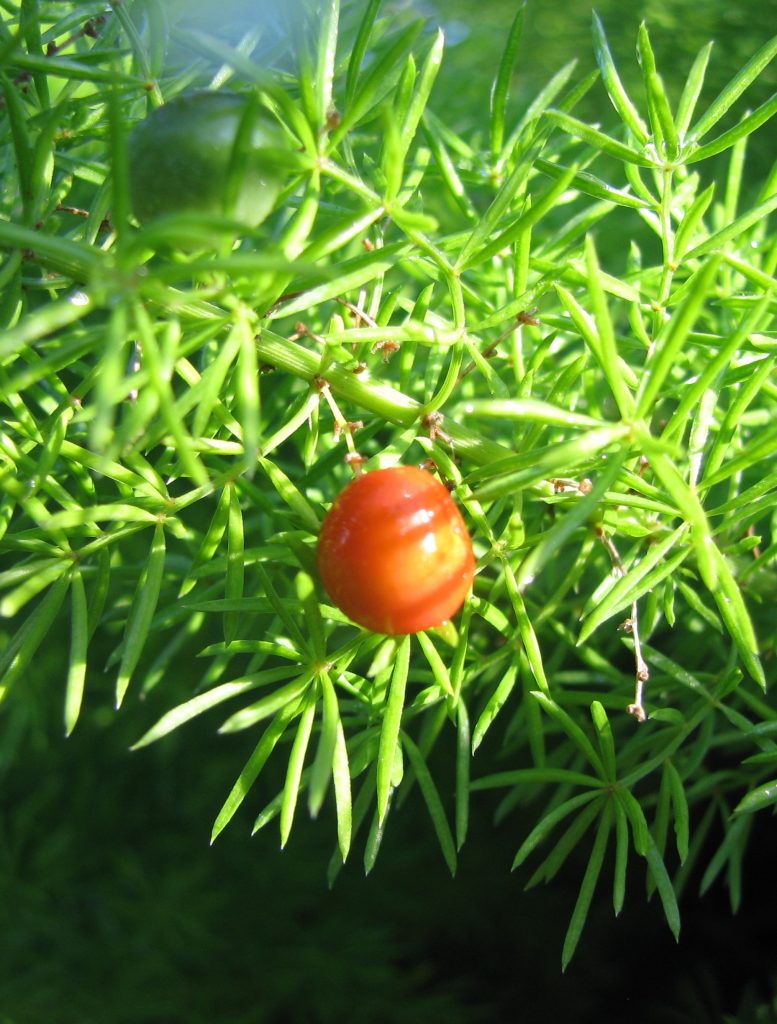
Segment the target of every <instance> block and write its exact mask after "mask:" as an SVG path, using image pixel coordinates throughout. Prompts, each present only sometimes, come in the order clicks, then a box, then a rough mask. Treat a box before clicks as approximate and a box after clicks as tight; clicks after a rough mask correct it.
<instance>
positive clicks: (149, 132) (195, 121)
mask: <svg viewBox="0 0 777 1024" xmlns="http://www.w3.org/2000/svg"><path fill="white" fill-rule="evenodd" d="M248 104H249V99H248V97H246V96H240V95H238V94H237V93H231V92H195V93H189V94H188V95H184V96H178V97H176V98H175V99H173V100H170V102H169V103H165V104H164V105H163V106H161V107H158V108H157V109H156V110H154V111H153V112H152V113H151V114H149V116H148V117H147V118H146V119H145V120H144V121H141V122H140V123H139V124H138V125H136V127H135V128H134V129H133V131H132V133H131V135H130V138H129V173H130V199H131V202H132V209H133V212H134V214H135V216H136V217H137V219H138V220H139V221H140V222H141V224H147V223H148V222H150V221H152V220H155V219H156V218H157V217H161V216H163V215H165V214H172V213H179V214H180V213H208V214H216V215H221V216H225V217H230V218H232V219H234V220H237V221H239V222H240V223H242V224H245V225H246V226H247V227H256V225H257V224H261V222H262V221H263V220H264V219H265V218H266V217H267V216H268V214H269V213H270V211H271V210H272V208H273V206H274V204H275V201H276V199H277V197H278V193H279V192H280V190H281V186H282V184H283V172H282V171H281V169H280V168H279V167H278V166H277V164H273V163H272V161H271V160H269V159H268V157H267V152H266V151H267V149H268V148H276V149H277V148H281V147H283V146H284V145H285V140H284V137H283V134H282V132H281V130H280V129H279V128H278V126H277V124H276V123H275V122H274V121H273V120H272V118H271V117H270V115H269V114H268V113H267V112H266V111H265V110H263V109H262V108H261V107H257V108H256V109H254V110H252V111H250V113H248V116H249V117H250V118H251V130H250V136H249V138H247V139H246V140H245V141H243V139H241V140H240V145H238V146H236V144H235V143H236V140H237V138H238V132H239V130H240V126H241V122H242V121H243V118H244V117H246V115H247V111H248Z"/></svg>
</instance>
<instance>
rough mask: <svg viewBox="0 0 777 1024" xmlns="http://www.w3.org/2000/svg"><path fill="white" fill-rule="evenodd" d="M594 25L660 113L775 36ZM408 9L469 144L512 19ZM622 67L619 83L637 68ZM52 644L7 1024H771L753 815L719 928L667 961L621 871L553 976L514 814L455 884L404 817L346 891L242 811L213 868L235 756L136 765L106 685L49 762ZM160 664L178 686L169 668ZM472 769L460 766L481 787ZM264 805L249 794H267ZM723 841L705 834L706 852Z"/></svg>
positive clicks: (471, 853)
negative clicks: (740, 883) (616, 891)
mask: <svg viewBox="0 0 777 1024" xmlns="http://www.w3.org/2000/svg"><path fill="white" fill-rule="evenodd" d="M419 6H420V5H419ZM597 6H598V9H599V12H600V14H601V15H602V17H603V19H604V21H605V24H606V26H607V30H608V34H609V39H610V45H611V47H612V49H613V52H614V53H615V54H616V55H619V56H624V55H626V56H630V54H631V53H632V52H633V46H634V39H635V35H636V28H637V26H638V23H639V21H640V20H641V18H643V17H644V18H646V19H647V20H648V21H649V23H650V26H651V29H652V37H653V41H654V44H655V46H656V49H657V51H658V55H659V60H660V59H661V58H662V57H663V68H664V73H665V78H666V80H667V84H668V88H669V91H670V95H671V96H672V97H673V98H674V97H676V95H677V89H678V84H679V83H680V82H681V81H682V77H683V75H684V74H685V72H686V70H687V68H688V66H689V64H690V62H691V61H692V58H693V56H694V54H695V53H696V51H697V50H698V48H699V47H700V46H701V45H702V44H703V43H704V42H706V40H708V39H709V38H716V39H718V40H719V44H718V46H717V47H716V52H715V56H714V59H713V62H712V64H711V66H710V79H709V83H708V86H707V91H708V94H709V95H710V96H711V95H714V93H715V91H716V90H717V88H718V87H719V86H720V85H721V84H722V83H723V82H724V81H726V80H727V79H728V77H729V76H730V75H731V74H732V73H733V72H734V71H736V70H737V68H738V67H740V66H741V65H742V63H744V62H745V61H746V60H747V58H748V57H749V56H750V55H751V54H752V53H753V52H754V51H755V50H756V49H757V47H758V46H759V45H760V44H761V43H762V42H763V41H764V40H765V39H767V38H768V37H769V36H770V35H772V34H773V33H775V32H777V7H775V6H773V5H770V4H767V3H764V2H763V0H759V2H753V0H740V2H737V3H734V4H732V3H730V2H726V0H720V2H718V0H704V2H703V3H699V2H698V0H697V2H693V3H691V2H689V0H665V2H661V0H650V2H644V3H641V4H635V5H626V4H624V3H623V2H622V0H619V2H618V0H616V2H613V0H607V2H605V0H602V2H601V3H599V4H598V5H597ZM443 9H444V10H443ZM422 11H423V13H426V14H428V15H429V18H430V21H431V22H432V23H440V22H441V23H443V24H444V25H445V27H446V29H447V33H448V37H449V49H448V53H447V57H446V64H445V65H444V68H443V72H442V75H441V77H440V80H439V81H438V83H437V86H436V89H435V94H434V96H435V102H436V104H437V105H438V106H439V107H445V108H446V110H447V114H448V116H449V117H451V115H452V114H453V115H454V116H455V119H456V120H458V122H459V124H460V125H461V126H462V127H464V126H467V127H468V128H470V129H471V128H472V127H473V126H477V125H478V123H480V121H481V120H483V121H484V119H483V102H484V97H486V96H487V94H488V83H489V81H490V79H491V77H492V75H493V69H494V66H495V63H496V60H497V54H498V52H499V49H500V46H501V43H502V40H503V38H504V33H505V30H506V28H507V26H508V24H509V22H510V20H511V18H512V16H513V5H512V4H511V3H509V2H505V0H499V2H494V0H479V2H478V4H477V5H476V6H475V5H473V4H472V3H470V2H469V0H445V3H443V2H442V0H440V3H439V5H437V6H435V5H432V4H431V3H429V4H424V5H423V6H422ZM522 52H523V54H524V59H523V64H522V67H521V71H520V75H519V77H518V78H517V79H516V82H515V88H514V92H513V96H514V102H515V104H516V107H521V106H522V105H524V104H525V102H526V101H527V99H528V98H530V97H531V96H532V95H533V93H534V92H535V91H536V90H537V88H538V87H539V86H540V85H541V84H542V83H544V82H545V81H546V80H547V78H548V76H549V75H550V74H551V73H553V72H555V71H556V70H557V69H558V68H559V67H560V66H561V64H562V63H564V62H565V61H566V60H568V59H570V58H571V57H573V56H578V57H579V58H580V61H581V66H582V67H583V68H584V69H585V70H587V69H588V68H589V67H591V66H593V64H594V60H593V55H592V51H591V45H590V5H589V4H588V3H587V2H585V3H580V2H578V3H575V2H569V0H565V2H547V0H542V2H536V3H534V4H533V5H530V7H529V8H528V12H527V34H526V37H525V39H524V42H523V44H522ZM623 67H624V77H625V79H626V82H627V84H629V85H630V84H631V82H630V75H633V76H634V77H635V78H636V74H637V69H636V66H634V67H631V66H630V62H629V61H628V60H625V61H624V62H623ZM775 74H777V72H776V71H775V69H774V68H773V67H772V68H770V69H769V71H768V73H767V75H765V76H764V78H763V79H762V81H761V82H760V83H759V84H758V86H757V89H758V93H757V94H755V92H754V94H753V96H752V98H751V102H752V104H753V106H755V105H756V104H757V103H758V102H759V100H762V99H763V98H764V97H765V96H766V95H768V94H769V93H770V92H771V91H773V90H774V87H775ZM675 75H676V77H675ZM462 83H463V87H462ZM588 102H589V103H594V102H600V103H601V94H599V96H598V101H594V100H593V99H590V98H589V100H588ZM607 114H609V112H607ZM581 116H582V117H591V118H593V119H597V118H598V119H601V118H602V117H603V116H605V115H604V114H603V113H602V112H601V111H599V112H596V111H595V110H593V109H592V110H586V111H581ZM768 135H769V130H768V129H767V131H766V132H765V133H763V134H762V135H761V136H760V137H758V138H757V139H756V140H754V143H753V146H752V150H753V155H754V162H753V163H752V164H751V170H752V171H753V174H754V177H755V178H756V179H758V180H760V178H761V175H760V174H759V169H763V167H765V166H766V165H767V164H768V163H770V162H771V159H772V158H773V147H772V152H770V143H769V138H768ZM61 641H62V649H61V650H60V649H58V647H57V645H56V644H49V645H48V646H47V649H46V651H45V652H42V653H40V654H39V655H38V657H37V659H36V661H35V664H34V665H33V666H32V668H31V670H30V672H29V673H28V678H27V679H26V680H25V686H24V687H20V688H18V689H17V693H16V695H15V698H14V701H13V702H12V703H11V704H10V705H9V706H8V707H7V708H6V709H4V715H3V718H2V725H0V773H1V774H0V782H1V784H2V797H1V798H0V799H1V800H2V803H1V804H0V1021H2V1024H71V1022H72V1024H76V1022H77V1024H103V1022H110V1024H124V1022H126V1024H167V1022H178V1021H180V1022H187V1024H205V1022H212V1021H225V1022H227V1021H228V1022H230V1024H254V1022H261V1024H264V1022H276V1021H277V1022H279V1024H281V1022H318V1021H321V1022H329V1021H337V1022H343V1024H345V1022H349V1021H353V1022H359V1024H370V1022H376V1024H378V1022H383V1021H386V1022H389V1021H390V1022H397V1024H402V1022H408V1024H411V1022H415V1021H436V1020H444V1021H447V1022H451V1024H456V1022H458V1021H461V1022H467V1024H470V1022H473V1024H474V1022H480V1021H492V1020H525V1021H535V1020H536V1021H545V1020H553V1019H559V1020H569V1021H580V1022H585V1021H594V1020H601V1019H606V1020H620V1019H623V1020H625V1019H628V1020H630V1021H633V1022H642V1021H644V1022H646V1024H647V1022H648V1021H651V1022H653V1021H667V1022H673V1021H677V1022H681V1021H693V1022H695V1021H699V1022H705V1021H710V1022H712V1021H721V1020H723V1018H724V1014H726V1013H727V1014H730V1015H732V1017H731V1019H734V1020H736V1021H737V1022H739V1024H747V1022H749V1021H754V1022H755V1021H768V1020H775V1019H777V1016H775V1010H774V1009H772V1010H770V1009H769V1005H772V1006H773V1007H774V1006H777V1003H775V1002H773V1000H774V999H775V996H776V995H777V987H776V986H775V979H776V978H777V968H775V964H776V963H777V958H776V957H775V953H777V943H775V937H774V929H773V908H772V906H771V902H770V897H771V893H772V891H773V879H774V864H775V862H777V839H776V838H775V830H774V827H773V819H771V818H769V817H766V816H762V817H760V818H758V817H757V820H756V823H755V831H754V835H753V838H752V839H751V842H750V847H749V854H748V870H747V871H746V873H745V888H744V894H743V901H742V907H741V909H740V911H739V914H738V915H737V917H736V918H732V916H731V912H730V908H729V904H728V897H727V894H726V892H725V888H724V886H723V885H722V884H720V883H718V884H717V885H716V886H715V888H714V889H713V891H712V892H711V893H709V894H707V895H706V896H705V897H704V898H702V899H700V898H699V897H698V896H697V895H696V894H697V892H698V882H699V879H698V878H694V877H692V878H691V880H690V882H689V884H688V886H687V888H686V891H685V893H684V896H683V900H682V905H681V906H682V911H683V932H682V935H681V941H680V944H679V946H677V947H676V946H675V944H674V942H673V940H672V938H671V935H670V933H669V931H668V929H667V928H666V925H665V923H664V921H663V917H662V914H661V911H660V907H659V906H658V905H657V901H656V900H655V899H654V900H653V901H652V902H651V903H649V904H645V902H644V899H643V894H642V892H641V891H640V889H641V887H643V886H644V877H643V876H642V871H641V866H640V865H635V867H634V870H633V872H632V876H631V878H630V886H631V891H630V893H629V898H627V902H626V908H625V910H624V913H623V915H622V916H621V918H620V919H619V920H618V921H617V922H614V921H613V918H612V913H611V908H610V906H609V903H608V901H607V898H606V896H605V895H601V896H599V897H597V902H596V904H595V907H594V910H593V912H592V916H591V919H590V922H589V925H588V928H587V931H586V935H585V937H584V940H583V942H582V945H581V947H580V949H579V951H578V954H577V956H576V958H575V960H574V962H573V964H572V966H571V968H570V969H569V971H568V972H567V974H566V975H564V976H561V974H560V971H559V951H560V947H561V943H562V940H563V935H564V932H565V929H566V926H567V920H568V916H569V913H570V910H571V907H572V905H573V903H574V899H575V895H576V891H577V886H578V884H579V878H580V874H581V872H582V870H583V869H584V863H582V862H581V858H582V856H583V852H584V851H582V850H581V851H580V852H579V854H578V857H579V859H578V861H577V862H575V860H574V859H573V860H572V862H571V863H570V864H569V865H568V867H567V868H566V869H565V870H564V872H562V874H561V876H560V877H559V879H557V880H556V881H555V882H554V884H553V885H552V886H551V887H550V888H548V889H542V890H533V891H531V892H523V891H522V880H521V878H518V877H512V876H511V875H510V873H509V866H510V862H511V859H512V856H513V854H514V852H515V849H516V847H517V845H518V844H519V842H520V840H521V839H522V838H523V836H524V835H525V833H526V830H527V827H530V823H533V819H532V817H531V816H530V815H529V816H527V817H526V819H525V820H522V817H521V815H520V814H518V815H513V816H511V817H510V818H509V819H507V821H506V822H504V823H503V824H502V825H501V827H498V828H496V829H494V828H493V826H492V816H493V811H494V807H495V804H496V800H495V799H490V798H489V797H488V795H483V794H480V795H479V798H478V799H477V800H476V801H475V804H474V807H473V815H474V817H473V821H472V825H471V828H470V837H469V840H468V842H467V845H466V847H465V849H464V851H463V854H462V858H461V865H460V871H459V874H458V877H457V878H456V879H455V880H451V879H450V878H449V877H448V874H447V872H446V869H445V865H444V863H443V861H442V859H441V857H440V855H439V850H438V848H437V844H436V841H435V840H434V837H433V835H432V834H431V829H430V826H429V823H428V818H427V816H426V812H425V810H424V809H423V807H422V806H421V802H420V800H419V799H418V797H417V794H414V795H413V796H412V797H411V799H410V800H409V801H408V804H407V806H406V808H405V810H404V812H403V813H402V814H400V815H394V816H393V817H392V821H391V828H390V829H389V831H388V834H387V836H386V841H385V846H384V849H383V851H382V854H381V857H380V859H379V861H378V864H377V866H376V868H375V870H374V872H373V873H372V874H371V875H370V876H369V877H368V878H366V879H365V878H364V876H363V872H362V870H361V864H360V863H359V859H358V856H354V857H353V859H352V862H351V863H350V864H349V866H348V867H347V868H346V869H345V870H344V871H343V872H342V874H341V876H340V878H339V879H338V880H337V883H336V885H335V887H334V889H333V890H332V891H329V890H328V888H327V883H326V866H327V862H328V859H329V856H330V853H331V837H332V834H333V829H332V828H331V823H327V825H326V827H324V826H323V824H322V823H305V822H302V821H300V823H299V825H298V827H297V829H296V830H295V833H294V836H293V838H292V841H291V843H290V846H289V848H288V849H287V850H286V851H285V852H283V853H282V854H279V853H278V851H277V838H276V833H275V832H273V831H271V830H267V831H265V832H263V833H261V834H260V835H259V836H257V837H256V838H254V839H252V840H248V839H247V836H246V833H247V830H248V827H249V815H248V813H245V814H243V815H242V816H241V817H240V819H239V823H238V824H239V827H235V828H232V829H230V830H228V831H227V832H226V833H225V834H224V836H222V837H221V838H220V839H219V841H218V842H217V843H216V844H215V845H214V846H213V847H209V846H208V841H207V840H208V830H209V827H210V823H211V822H212V820H213V817H214V814H215V812H216V811H217V810H218V807H219V806H220V803H221V801H222V800H223V795H224V793H225V791H226V790H227V789H228V788H229V786H230V785H231V784H232V781H233V779H234V771H235V765H236V764H238V763H242V759H243V756H244V754H245V752H246V750H247V749H248V745H249V744H250V743H251V739H250V738H249V739H248V740H246V739H244V738H243V739H235V738H232V739H226V738H218V737H214V736H213V735H212V728H211V725H210V723H208V722H205V723H202V724H196V725H194V726H192V727H190V728H189V729H188V730H184V731H183V732H182V733H181V734H176V735H175V736H173V737H170V738H168V739H167V740H166V741H165V742H164V743H162V744H159V745H158V746H155V747H153V748H151V749H149V750H143V751H142V752H138V753H136V754H130V753H128V748H129V746H130V744H131V743H132V742H134V741H135V740H136V739H137V738H138V736H139V734H140V732H141V730H142V724H139V723H148V722H150V721H153V720H154V717H155V716H154V715H153V714H148V713H147V712H139V711H138V709H137V707H135V708H129V707H127V708H125V709H124V710H123V711H122V712H121V713H120V714H119V715H118V716H117V715H115V714H114V712H113V711H112V710H111V704H112V694H111V692H110V687H111V684H110V683H109V682H108V680H107V678H106V680H105V682H104V684H102V683H101V680H100V678H99V674H98V673H94V674H93V677H92V676H90V680H89V682H90V685H89V686H88V687H87V694H88V703H87V707H86V709H85V713H84V715H83V717H82V721H81V722H80V723H79V726H78V728H77V730H76V732H75V734H74V736H73V737H72V738H71V739H70V740H68V741H66V742H65V741H64V740H63V739H62V737H61V697H62V695H61V693H60V692H58V691H57V692H55V689H56V687H58V686H59V685H60V680H61V675H62V673H61V665H62V663H63V660H64V658H65V654H64V651H65V647H66V644H67V637H66V636H64V635H63V636H62V637H61ZM697 642H698V643H702V644H703V643H704V639H703V637H701V636H700V637H698V639H697ZM96 663H99V658H97V659H96ZM178 664H179V666H180V671H181V673H183V674H185V673H186V671H187V669H186V662H185V660H181V661H179V663H178ZM151 699H152V700H153V695H152V698H151ZM172 702H173V700H172V697H169V695H168V696H167V697H166V703H168V705H169V704H171V703H172ZM241 744H242V746H241ZM243 748H245V750H244V749H243ZM448 753H449V752H448ZM439 756H440V757H445V756H446V751H445V750H441V751H440V752H439ZM488 756H489V754H488V752H485V753H484V754H482V755H479V758H480V757H482V758H483V760H482V761H479V764H478V767H479V770H480V771H481V772H483V773H485V772H486V771H487V770H488V763H487V758H488ZM440 774H441V777H445V772H443V771H441V773H440ZM280 784H281V781H280V780H279V778H277V777H276V778H273V777H272V772H271V771H270V772H268V775H267V777H266V778H263V780H262V783H261V790H262V796H270V795H272V794H273V793H274V792H276V791H277V789H278V786H279V785H280ZM260 803H261V801H255V805H257V806H258V805H259V804H260ZM719 839H720V836H719V835H718V834H715V833H713V834H712V835H711V837H710V839H709V844H710V849H711V850H714V849H715V847H716V846H717V843H718V842H719ZM767 1004H769V1005H767Z"/></svg>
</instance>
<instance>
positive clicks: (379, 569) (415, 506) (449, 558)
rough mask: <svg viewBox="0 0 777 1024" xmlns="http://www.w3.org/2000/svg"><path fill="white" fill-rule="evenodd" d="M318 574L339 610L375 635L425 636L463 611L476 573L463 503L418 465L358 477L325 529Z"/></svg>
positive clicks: (331, 512) (334, 508) (335, 506)
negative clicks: (460, 510) (425, 632)
mask: <svg viewBox="0 0 777 1024" xmlns="http://www.w3.org/2000/svg"><path fill="white" fill-rule="evenodd" d="M318 568H319V572H320V573H321V580H322V582H323V584H324V588H325V589H326V592H327V593H328V594H329V596H330V598H331V599H332V601H333V602H334V603H335V604H336V605H337V607H338V608H339V609H340V610H341V611H343V612H345V614H346V615H347V616H348V617H349V618H350V619H352V620H353V621H354V622H357V623H358V624H359V625H360V626H364V627H365V628H366V629H371V630H372V631H373V632H375V633H387V634H402V633H418V632H420V631H421V630H424V629H430V628H432V627H433V626H439V625H440V624H441V623H443V622H445V621H446V619H449V618H450V617H451V616H452V615H454V614H455V613H456V612H457V611H458V610H459V608H460V607H461V605H462V602H463V601H464V598H465V597H466V596H467V593H468V591H469V589H470V586H471V585H472V578H473V576H474V574H475V557H474V555H473V553H472V541H471V540H470V536H469V533H468V531H467V527H466V526H465V524H464V520H463V519H462V518H461V513H460V512H459V510H458V508H457V506H456V503H455V502H454V500H453V498H452V497H451V496H450V494H449V493H448V491H447V490H446V489H445V487H443V485H442V484H441V483H440V482H439V481H438V480H437V479H436V478H435V477H433V476H432V475H431V474H430V473H427V472H426V471H425V470H423V469H417V468H416V467H415V466H397V467H395V468H393V469H378V470H374V471H373V472H371V473H365V474H364V475H363V476H359V477H356V479H355V480H353V481H352V482H351V483H350V484H349V485H348V486H347V487H346V488H345V490H344V491H343V492H342V493H341V494H340V495H339V497H338V498H337V499H336V500H335V502H334V504H333V505H332V507H331V509H330V510H329V512H328V514H327V516H326V518H325V519H324V523H323V526H322V527H321V535H320V537H319V541H318Z"/></svg>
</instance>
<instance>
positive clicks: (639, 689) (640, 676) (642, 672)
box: [597, 528, 650, 722]
mask: <svg viewBox="0 0 777 1024" xmlns="http://www.w3.org/2000/svg"><path fill="white" fill-rule="evenodd" d="M597 533H598V534H599V540H601V542H602V544H603V545H604V547H605V549H606V550H607V554H608V555H609V556H610V561H611V562H612V564H613V568H614V569H615V571H616V573H617V574H618V575H619V576H625V575H626V566H625V565H624V564H623V562H622V560H621V556H620V554H619V553H618V549H617V548H616V547H615V543H614V541H613V540H612V538H610V537H608V536H607V534H606V533H605V532H604V530H603V529H601V528H600V529H599V530H598V531H597ZM621 628H622V629H627V630H628V631H629V633H631V635H632V637H633V639H634V661H635V676H636V685H635V689H634V701H633V703H632V704H629V706H628V707H627V709H626V710H627V711H628V712H629V714H630V715H634V717H635V718H636V719H637V721H638V722H644V721H645V720H646V719H647V712H646V711H645V705H644V702H643V701H644V695H645V683H646V682H647V681H648V679H649V678H650V669H649V668H648V664H647V662H646V661H645V659H644V658H643V656H642V643H641V641H640V638H639V617H638V612H637V602H636V600H635V601H632V602H631V616H630V618H628V619H626V621H625V622H624V623H623V624H622V627H621Z"/></svg>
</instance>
